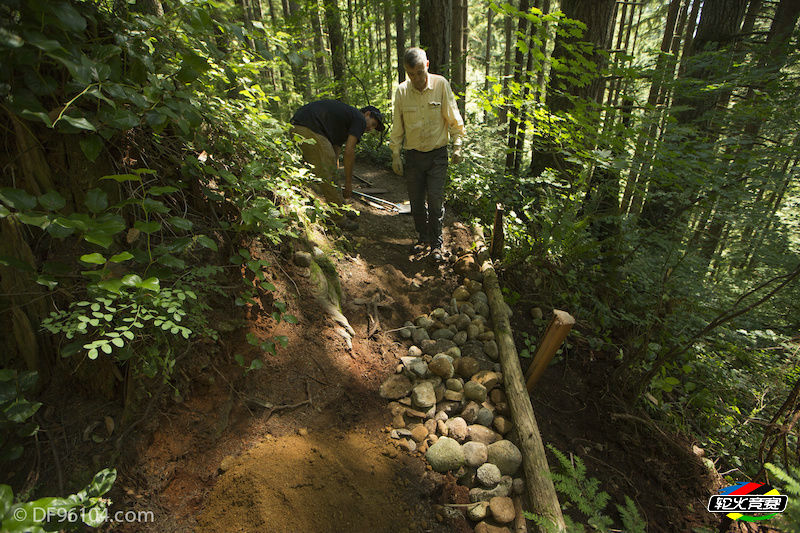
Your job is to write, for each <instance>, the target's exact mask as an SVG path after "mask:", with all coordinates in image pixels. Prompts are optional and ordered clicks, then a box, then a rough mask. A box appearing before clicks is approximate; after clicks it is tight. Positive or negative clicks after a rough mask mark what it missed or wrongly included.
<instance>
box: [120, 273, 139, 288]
mask: <svg viewBox="0 0 800 533" xmlns="http://www.w3.org/2000/svg"><path fill="white" fill-rule="evenodd" d="M122 284H123V285H125V286H126V287H141V285H142V278H140V277H139V276H138V275H136V274H128V275H126V276H123V278H122Z"/></svg>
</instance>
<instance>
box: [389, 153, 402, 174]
mask: <svg viewBox="0 0 800 533" xmlns="http://www.w3.org/2000/svg"><path fill="white" fill-rule="evenodd" d="M392 170H394V173H395V174H397V175H398V176H402V175H403V160H402V159H400V156H399V155H396V156H394V157H393V158H392Z"/></svg>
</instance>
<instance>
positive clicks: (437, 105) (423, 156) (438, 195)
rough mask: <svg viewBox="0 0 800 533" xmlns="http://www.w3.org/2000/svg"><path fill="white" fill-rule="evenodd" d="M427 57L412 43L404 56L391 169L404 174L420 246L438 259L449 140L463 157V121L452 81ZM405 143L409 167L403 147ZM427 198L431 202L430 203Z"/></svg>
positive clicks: (456, 155)
mask: <svg viewBox="0 0 800 533" xmlns="http://www.w3.org/2000/svg"><path fill="white" fill-rule="evenodd" d="M428 65H429V62H428V56H427V55H425V52H424V51H423V50H422V49H420V48H409V49H408V50H406V53H405V55H404V56H403V66H404V67H405V70H406V74H407V75H408V79H407V80H406V81H404V82H403V83H401V84H400V85H399V86H398V87H397V91H396V92H395V93H394V118H393V119H392V134H391V137H390V139H389V147H390V148H391V149H392V169H393V170H394V173H395V174H397V175H398V176H405V179H406V187H407V188H408V199H409V201H410V202H411V215H412V216H413V217H414V227H415V228H416V230H417V233H418V235H419V238H418V240H417V244H415V245H414V250H415V251H421V250H422V249H423V248H424V247H425V246H426V245H430V246H431V248H432V252H431V255H432V256H433V258H434V259H435V260H436V261H440V260H441V259H442V246H443V244H444V241H443V239H442V221H443V220H444V184H445V181H446V180H447V143H448V141H449V140H450V138H452V139H453V162H454V163H457V162H458V161H459V160H460V159H461V143H462V140H463V136H464V120H463V119H462V118H461V114H460V113H459V112H458V107H456V99H455V96H454V95H453V90H452V89H451V88H450V83H448V81H447V80H446V79H444V78H443V77H442V76H439V75H437V74H430V73H429V72H428ZM401 148H405V157H406V163H405V172H404V168H403V161H402V159H401V158H400V150H401ZM426 203H427V206H426Z"/></svg>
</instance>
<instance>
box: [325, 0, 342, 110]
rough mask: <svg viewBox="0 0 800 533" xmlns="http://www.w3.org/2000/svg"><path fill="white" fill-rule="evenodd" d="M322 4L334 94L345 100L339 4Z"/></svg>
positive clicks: (330, 0) (334, 0)
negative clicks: (334, 84) (334, 85)
mask: <svg viewBox="0 0 800 533" xmlns="http://www.w3.org/2000/svg"><path fill="white" fill-rule="evenodd" d="M322 5H323V8H324V9H325V25H326V26H327V27H328V38H329V40H330V43H331V63H332V65H333V79H334V80H335V82H336V90H335V95H336V98H338V99H340V100H341V101H343V102H346V101H347V96H346V82H345V51H344V37H343V36H342V19H341V16H340V14H339V4H338V2H337V0H322Z"/></svg>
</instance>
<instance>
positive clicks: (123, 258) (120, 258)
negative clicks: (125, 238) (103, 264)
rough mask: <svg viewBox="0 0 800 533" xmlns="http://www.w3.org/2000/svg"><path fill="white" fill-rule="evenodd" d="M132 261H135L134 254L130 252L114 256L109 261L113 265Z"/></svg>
mask: <svg viewBox="0 0 800 533" xmlns="http://www.w3.org/2000/svg"><path fill="white" fill-rule="evenodd" d="M130 259H133V254H132V253H130V252H122V253H119V254H116V255H112V256H111V259H109V261H111V262H112V263H122V262H123V261H128V260H130Z"/></svg>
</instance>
